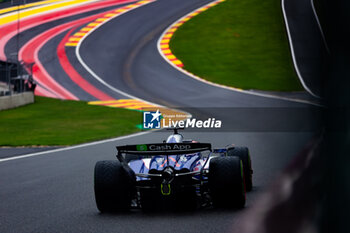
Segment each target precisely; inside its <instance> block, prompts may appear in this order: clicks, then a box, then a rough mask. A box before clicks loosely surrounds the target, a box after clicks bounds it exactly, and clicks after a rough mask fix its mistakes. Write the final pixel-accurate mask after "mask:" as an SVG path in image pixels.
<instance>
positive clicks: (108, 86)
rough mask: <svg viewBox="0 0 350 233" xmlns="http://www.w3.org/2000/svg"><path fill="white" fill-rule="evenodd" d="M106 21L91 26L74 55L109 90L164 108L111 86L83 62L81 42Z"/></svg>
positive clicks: (80, 42)
mask: <svg viewBox="0 0 350 233" xmlns="http://www.w3.org/2000/svg"><path fill="white" fill-rule="evenodd" d="M152 2H154V1H151V2H149V3H147V4H143V5H141V6H144V5H148V4H150V3H152ZM141 6H139V7H141ZM136 8H138V7H136ZM136 8H131V9H129V10H127V11H124V12H122V13H120V14H118V15H117V16H115V17H111V18H110V20H111V19H114V18H116V17H119V16H121V15H124V14H125V13H127V12H129V11H131V10H133V9H136ZM108 21H109V20H107V21H105V22H104V23H101V24H100V25H98V26H97V27H95V28H93V29H92V30H91V31H89V32H88V34H87V35H86V36H84V37H83V38H82V39H81V40H80V41H79V43H78V45H77V47H76V49H75V55H76V56H77V58H78V60H79V62H80V63H81V65H82V66H83V67H84V68H85V69H86V70H87V71H88V72H89V73H90V74H91V75H92V76H93V77H94V78H95V79H96V80H97V81H99V82H100V83H102V84H103V85H104V86H106V87H107V88H109V89H110V90H112V91H114V92H116V93H118V94H120V95H123V96H126V97H128V98H130V99H137V100H140V101H143V102H146V103H148V104H151V105H155V106H157V107H163V108H166V107H165V106H162V105H159V104H156V103H152V102H149V101H147V100H144V99H140V98H138V97H136V96H133V95H130V94H128V93H126V92H124V91H121V90H119V89H117V88H115V87H113V86H112V85H110V84H108V83H107V82H106V81H104V80H103V79H102V78H101V77H99V76H98V75H97V74H96V73H95V72H94V71H93V70H92V69H91V68H90V67H89V66H88V65H87V64H86V63H85V62H84V60H83V59H82V57H81V56H80V52H79V50H80V46H81V44H82V43H83V41H84V40H85V39H86V38H87V37H88V36H89V35H90V34H91V33H93V32H94V31H96V30H97V29H98V28H100V27H101V26H102V25H104V24H105V23H106V22H108Z"/></svg>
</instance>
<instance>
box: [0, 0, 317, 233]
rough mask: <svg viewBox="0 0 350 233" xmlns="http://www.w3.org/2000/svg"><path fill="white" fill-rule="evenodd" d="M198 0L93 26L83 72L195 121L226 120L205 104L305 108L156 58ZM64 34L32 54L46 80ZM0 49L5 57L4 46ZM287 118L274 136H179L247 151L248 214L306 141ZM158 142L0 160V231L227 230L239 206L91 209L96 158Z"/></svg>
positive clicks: (167, 0)
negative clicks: (213, 82) (201, 77)
mask: <svg viewBox="0 0 350 233" xmlns="http://www.w3.org/2000/svg"><path fill="white" fill-rule="evenodd" d="M207 2H209V1H201V0H190V1H176V0H159V1H156V2H153V3H150V4H148V5H145V6H142V7H140V8H137V9H135V10H133V11H130V12H128V13H126V14H124V15H122V16H119V17H116V18H115V19H113V20H111V21H109V22H107V23H106V24H104V25H103V26H102V27H100V28H98V29H97V30H96V31H95V32H93V33H92V34H91V35H90V36H88V37H87V38H86V39H85V40H84V42H83V43H82V45H81V47H80V49H79V54H80V55H81V58H82V59H83V60H84V62H85V63H86V64H87V65H88V66H89V67H90V68H91V70H93V71H94V72H95V73H96V74H97V75H99V76H100V77H102V78H103V80H104V81H105V82H107V83H109V84H110V85H112V86H113V87H115V88H118V89H119V90H122V91H124V92H126V93H128V94H131V95H134V96H136V97H138V98H142V99H145V100H147V101H151V102H154V103H158V104H162V105H167V106H176V107H180V108H183V107H194V109H193V112H191V113H193V114H194V115H195V116H196V115H206V116H211V115H217V116H218V117H220V119H222V120H223V121H224V122H232V121H231V119H232V115H229V114H227V113H223V114H220V113H216V112H215V110H213V107H221V108H226V109H230V108H250V109H255V108H260V109H264V108H287V109H293V108H295V109H299V108H302V109H304V108H307V109H308V108H310V106H309V105H307V104H301V103H295V102H293V101H284V100H279V99H273V98H264V97H258V96H254V95H249V94H244V93H238V92H234V91H230V90H224V89H221V88H218V87H213V86H209V85H207V84H205V83H202V82H199V81H197V80H194V79H191V78H189V77H187V76H185V75H184V74H182V73H181V72H179V71H177V70H175V69H174V68H173V67H171V66H170V65H169V64H168V63H167V62H166V61H165V60H163V58H162V57H161V56H160V54H159V53H158V51H157V46H156V43H157V40H158V38H159V36H160V34H161V33H162V32H163V30H165V28H166V27H167V26H168V25H169V24H171V23H172V22H174V21H175V20H176V19H178V18H179V17H181V16H183V15H184V14H186V13H188V12H190V11H192V10H194V9H196V8H198V7H199V6H202V5H204V4H206V3H207ZM66 20H67V21H69V20H71V19H66ZM39 27H41V28H39ZM49 27H50V25H46V26H38V27H35V28H32V29H30V30H28V31H25V32H24V33H23V35H24V34H26V35H28V40H29V38H30V37H31V36H34V35H36V34H38V33H39V32H40V31H45V30H47V28H49ZM76 30H77V29H76ZM32 31H34V32H32ZM67 33H68V30H67V31H65V32H64V33H61V34H59V35H57V36H55V37H54V38H53V39H52V40H50V41H48V43H47V44H45V45H44V46H43V47H42V49H41V50H40V52H39V58H40V60H41V62H42V63H43V65H44V67H45V68H46V69H47V71H48V72H49V73H50V74H51V75H53V76H55V72H57V70H60V69H62V68H61V67H59V63H57V61H56V59H57V56H58V55H57V46H58V45H59V43H60V41H61V39H62V38H63V37H64V36H65V35H66V34H67ZM29 35H31V36H29ZM23 38H24V37H23ZM25 41H27V40H25ZM25 41H24V42H25ZM24 42H23V43H24ZM13 43H14V41H12V42H11V41H10V42H9V43H8V45H7V47H6V48H11V46H12V47H13ZM11 44H12V45H11ZM6 53H7V54H9V53H11V49H8V50H7V52H6ZM66 54H67V56H68V58H69V61H70V62H71V63H72V65H73V66H74V68H75V69H76V70H77V71H78V72H79V73H80V74H81V75H83V76H84V78H85V79H86V80H88V81H89V82H90V83H93V84H96V86H97V87H98V88H99V89H100V90H102V91H104V92H105V93H107V94H108V95H110V96H112V97H113V98H117V99H118V98H125V96H121V95H120V94H118V93H115V92H114V91H112V90H110V89H108V88H107V87H106V86H103V85H102V84H100V83H98V82H97V81H96V80H94V78H93V77H92V76H91V74H89V73H88V72H87V71H86V70H84V69H83V67H82V66H81V64H79V61H78V59H77V57H76V56H75V55H76V54H75V51H74V49H73V48H67V49H66ZM55 78H56V76H55ZM57 80H58V81H59V83H60V84H62V85H66V86H67V88H69V91H71V92H73V93H74V95H76V96H78V97H79V98H80V99H83V100H92V99H95V98H94V97H92V96H91V95H88V94H87V93H84V91H82V90H81V89H79V87H77V86H75V88H71V87H69V85H68V83H69V79H68V78H67V77H66V76H65V75H60V76H59V77H57ZM202 107H211V108H202ZM271 117H273V116H270V115H269V122H274V121H278V119H277V118H276V119H274V118H271ZM258 120H259V119H257V118H256V117H255V116H252V114H249V115H247V114H246V115H244V114H243V115H242V114H241V116H240V118H238V119H237V121H236V122H234V123H235V124H247V123H249V122H255V121H258ZM286 120H287V121H289V120H290V121H291V122H294V123H293V124H292V125H293V127H292V129H288V130H286V131H284V130H281V129H279V130H278V127H277V128H273V127H272V128H266V129H265V130H254V128H249V129H248V128H245V130H244V129H243V130H241V131H238V132H234V131H232V132H216V133H213V132H191V133H187V134H186V133H184V136H185V137H186V138H191V139H197V140H199V141H202V142H212V143H213V146H214V147H219V146H225V145H227V144H231V143H235V144H236V145H245V146H248V147H249V148H250V150H251V155H252V161H253V169H254V188H253V191H252V192H250V193H249V194H248V195H247V208H249V207H250V206H252V205H254V201H255V200H256V197H257V196H258V194H259V193H260V192H261V191H263V190H264V189H266V188H267V187H268V185H269V184H270V183H271V182H272V181H273V179H275V178H276V177H277V176H278V174H279V173H280V172H281V171H282V170H283V168H284V167H285V166H286V164H288V162H289V161H290V160H291V159H292V158H293V156H294V155H295V154H296V153H297V152H298V151H300V149H301V148H302V147H303V145H304V144H305V143H306V142H307V141H308V140H309V139H310V138H311V137H312V135H313V133H312V132H308V131H303V130H301V128H300V125H299V124H301V123H303V124H304V123H305V122H300V119H297V120H295V119H294V118H293V116H289V118H288V117H287V119H286ZM294 120H295V121H294ZM304 121H306V122H307V124H309V123H310V124H311V121H312V119H307V118H305V119H304ZM264 122H265V121H264ZM264 122H262V124H263V123H264ZM247 125H249V124H247ZM165 137H166V133H162V132H154V133H150V134H144V135H141V136H136V137H131V138H127V139H123V140H119V141H115V142H105V143H100V144H95V145H90V146H86V147H79V148H75V149H70V150H65V151H58V152H52V153H49V154H43V155H38V156H35V157H28V158H22V159H16V160H11V161H3V162H0V198H1V200H3V201H1V202H0V216H1V218H0V219H1V221H0V232H234V231H235V229H236V227H237V226H238V225H239V224H240V217H241V216H242V214H244V210H243V211H242V210H232V211H227V210H216V209H205V210H198V211H196V212H193V213H155V214H151V215H150V214H145V213H142V212H141V211H131V212H130V213H127V214H116V215H104V214H103V215H102V214H99V213H98V211H97V209H96V206H95V202H94V194H93V168H94V165H95V163H96V161H98V160H104V159H115V153H116V151H115V146H116V145H121V144H132V143H148V142H161V141H162V140H163V139H164V138H165Z"/></svg>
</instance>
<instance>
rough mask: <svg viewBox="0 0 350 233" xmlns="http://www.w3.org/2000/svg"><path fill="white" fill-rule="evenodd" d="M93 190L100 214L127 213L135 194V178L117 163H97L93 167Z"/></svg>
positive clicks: (112, 161)
mask: <svg viewBox="0 0 350 233" xmlns="http://www.w3.org/2000/svg"><path fill="white" fill-rule="evenodd" d="M94 189H95V200H96V205H97V208H98V210H99V211H100V212H101V213H104V212H118V211H127V210H129V209H130V205H131V200H132V198H133V196H134V194H135V177H134V176H133V175H132V174H130V173H129V172H127V171H126V169H125V168H124V167H123V166H122V164H121V163H120V162H119V161H114V160H111V161H99V162H97V163H96V165H95V174H94Z"/></svg>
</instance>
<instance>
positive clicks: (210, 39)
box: [170, 0, 303, 91]
mask: <svg viewBox="0 0 350 233" xmlns="http://www.w3.org/2000/svg"><path fill="white" fill-rule="evenodd" d="M280 2H281V1H275V0H266V1H259V0H227V1H226V2H223V3H220V4H219V5H217V6H215V7H213V8H211V9H209V10H207V11H204V12H203V13H201V14H199V15H198V16H196V17H194V18H193V19H191V20H190V21H188V22H186V23H185V24H184V25H183V26H181V27H180V28H179V29H178V30H177V31H176V32H175V34H174V37H173V38H172V40H171V41H170V48H171V50H172V51H173V53H174V54H175V56H176V57H177V58H178V59H180V60H181V61H182V62H183V63H184V65H185V67H184V68H185V69H186V70H188V71H190V72H192V73H194V74H196V75H198V76H200V77H202V78H204V79H207V80H209V81H212V82H215V83H220V84H225V85H229V86H234V87H239V88H243V89H260V90H271V91H299V90H303V88H302V86H301V84H300V82H299V80H298V77H297V76H296V73H295V71H294V68H293V63H292V59H291V54H290V51H289V45H288V40H287V35H286V32H285V26H284V21H283V15H282V11H281V5H280Z"/></svg>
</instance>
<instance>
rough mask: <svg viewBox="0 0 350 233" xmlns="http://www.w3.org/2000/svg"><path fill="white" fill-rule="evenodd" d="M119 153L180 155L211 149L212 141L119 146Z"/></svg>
mask: <svg viewBox="0 0 350 233" xmlns="http://www.w3.org/2000/svg"><path fill="white" fill-rule="evenodd" d="M117 150H118V154H135V155H148V156H149V155H151V156H153V155H180V154H191V153H196V152H201V151H206V150H209V151H211V144H210V143H155V144H140V145H126V146H117Z"/></svg>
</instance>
